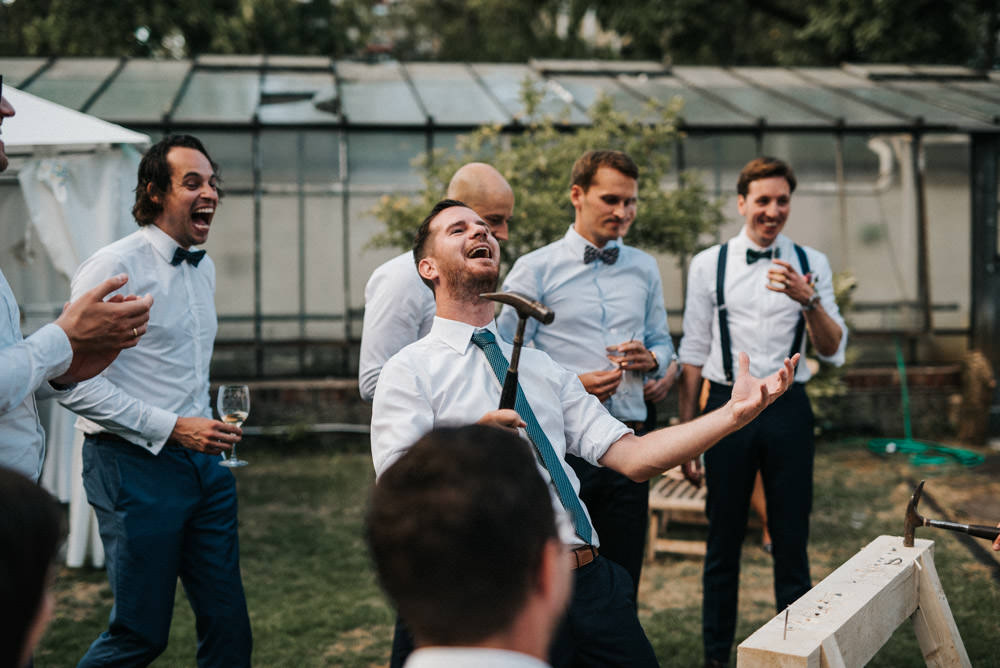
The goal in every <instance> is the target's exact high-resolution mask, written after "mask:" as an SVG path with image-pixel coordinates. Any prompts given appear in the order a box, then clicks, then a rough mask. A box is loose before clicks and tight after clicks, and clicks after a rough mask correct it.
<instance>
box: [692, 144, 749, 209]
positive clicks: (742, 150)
mask: <svg viewBox="0 0 1000 668" xmlns="http://www.w3.org/2000/svg"><path fill="white" fill-rule="evenodd" d="M756 155H757V142H756V140H755V139H754V137H752V136H749V135H722V136H720V135H689V136H687V137H685V138H684V168H685V169H688V170H696V171H699V172H701V173H702V175H703V176H702V178H703V181H704V183H705V185H706V186H707V187H708V188H709V192H710V193H711V194H712V196H713V197H719V196H722V195H724V194H725V195H728V194H730V193H732V194H733V195H734V196H735V194H736V179H737V178H738V177H739V173H740V170H741V169H743V165H745V164H747V163H748V162H749V161H750V160H752V159H753V158H754V157H755V156H756Z"/></svg>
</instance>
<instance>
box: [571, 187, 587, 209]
mask: <svg viewBox="0 0 1000 668" xmlns="http://www.w3.org/2000/svg"><path fill="white" fill-rule="evenodd" d="M586 194H587V191H585V190H584V189H583V188H581V187H580V186H579V185H573V186H571V187H570V189H569V200H570V201H571V202H573V208H574V209H579V208H580V207H581V206H583V196H584V195H586Z"/></svg>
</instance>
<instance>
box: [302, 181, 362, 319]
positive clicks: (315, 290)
mask: <svg viewBox="0 0 1000 668" xmlns="http://www.w3.org/2000/svg"><path fill="white" fill-rule="evenodd" d="M372 205H374V202H373V203H372ZM359 217H360V216H359ZM366 227H367V224H366V223H365V222H364V221H362V222H361V223H360V224H358V222H357V221H356V219H355V218H354V216H353V215H352V218H351V236H352V239H351V243H352V247H353V246H354V239H353V236H354V234H356V233H357V232H358V231H360V230H363V229H364V228H366ZM343 230H344V228H343V200H342V199H341V198H340V197H310V198H309V199H307V200H306V247H305V253H306V286H305V288H306V312H307V313H309V314H313V315H342V314H343V313H344V264H345V263H350V262H351V261H352V260H353V258H356V257H357V254H356V253H353V252H352V251H351V249H345V248H344V231H343ZM361 288H362V290H363V289H364V284H363V283H362V285H361ZM306 331H307V333H308V335H309V336H310V337H311V338H324V339H331V338H332V339H341V338H343V336H344V323H343V322H342V321H316V322H309V323H307V324H306ZM356 334H357V335H359V336H360V329H359V330H358V332H356Z"/></svg>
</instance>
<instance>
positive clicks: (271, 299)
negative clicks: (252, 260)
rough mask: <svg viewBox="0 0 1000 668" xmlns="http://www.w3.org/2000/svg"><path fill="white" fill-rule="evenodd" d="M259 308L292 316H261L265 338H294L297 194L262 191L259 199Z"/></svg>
mask: <svg viewBox="0 0 1000 668" xmlns="http://www.w3.org/2000/svg"><path fill="white" fill-rule="evenodd" d="M260 219H261V238H260V247H261V256H260V265H261V266H260V283H261V299H260V303H261V312H262V313H263V314H264V315H282V316H292V318H291V319H289V320H264V322H263V323H261V330H262V332H263V337H264V338H265V339H296V338H298V337H299V324H298V321H297V320H296V319H294V316H296V315H297V314H298V312H299V303H300V302H299V267H300V264H301V263H300V262H299V252H300V242H299V202H298V199H297V198H296V197H287V196H275V195H264V197H263V198H262V199H261V217H260Z"/></svg>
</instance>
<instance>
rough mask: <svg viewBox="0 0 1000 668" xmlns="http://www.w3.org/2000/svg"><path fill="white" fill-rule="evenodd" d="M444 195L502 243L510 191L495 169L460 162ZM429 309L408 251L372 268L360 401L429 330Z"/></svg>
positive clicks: (510, 207) (430, 296)
mask: <svg viewBox="0 0 1000 668" xmlns="http://www.w3.org/2000/svg"><path fill="white" fill-rule="evenodd" d="M447 198H448V199H455V200H459V201H461V202H464V203H465V204H466V205H468V207H469V208H470V209H472V210H473V211H475V212H476V213H478V214H479V217H480V218H482V219H483V220H485V221H486V222H487V223H489V225H490V227H491V228H492V230H493V235H494V236H495V237H496V238H497V239H498V240H500V241H507V237H508V231H509V229H508V226H509V224H510V218H511V216H512V215H513V214H514V191H513V190H511V187H510V184H509V183H507V180H506V179H505V178H504V177H503V175H502V174H500V172H498V171H497V170H496V169H495V168H494V167H492V166H490V165H487V164H486V163H484V162H470V163H467V164H465V165H463V166H462V167H460V168H459V169H458V171H456V172H455V174H454V176H452V177H451V182H450V183H449V184H448V192H447ZM434 308H435V307H434V293H433V292H431V290H430V288H428V287H427V286H426V285H424V283H423V281H421V280H420V275H419V274H417V268H416V264H415V263H414V260H413V252H412V251H407V252H405V253H403V254H402V255H398V256H396V257H394V258H393V259H391V260H389V261H388V262H386V263H385V264H383V265H382V266H380V267H379V268H378V269H376V270H375V271H374V272H372V275H371V278H369V279H368V283H367V285H365V320H364V325H363V327H362V330H361V358H360V360H359V363H358V389H359V391H360V392H361V398H362V399H364V400H365V401H367V402H369V403H371V400H372V397H374V396H375V385H376V384H377V383H378V377H379V374H380V373H381V372H382V365H383V364H385V363H386V362H387V361H388V360H389V358H390V357H392V356H393V355H395V354H396V353H397V352H399V351H400V350H402V349H403V348H404V347H405V346H408V345H409V344H411V343H413V342H414V341H416V340H417V339H421V338H423V336H424V335H425V334H426V333H427V332H429V331H430V328H431V323H433V321H434Z"/></svg>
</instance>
